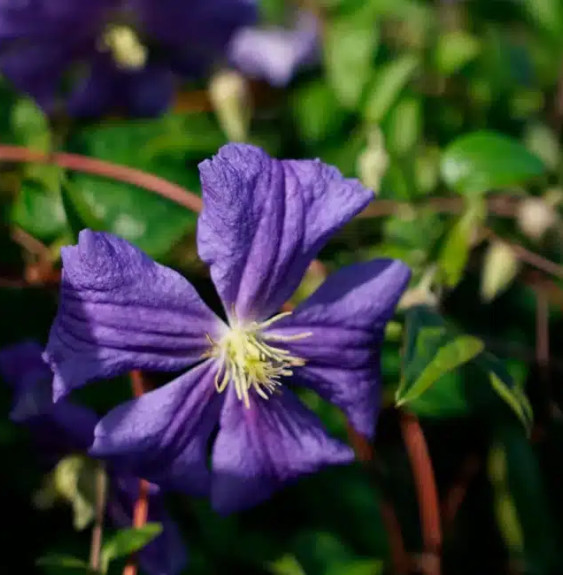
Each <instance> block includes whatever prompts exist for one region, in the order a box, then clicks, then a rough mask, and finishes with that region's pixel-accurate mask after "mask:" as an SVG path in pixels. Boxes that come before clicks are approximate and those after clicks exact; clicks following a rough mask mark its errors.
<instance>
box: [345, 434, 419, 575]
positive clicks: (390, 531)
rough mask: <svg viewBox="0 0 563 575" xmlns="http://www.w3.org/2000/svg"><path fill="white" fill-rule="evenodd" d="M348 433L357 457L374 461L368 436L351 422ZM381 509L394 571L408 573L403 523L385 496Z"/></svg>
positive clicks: (362, 461)
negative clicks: (362, 433) (356, 428)
mask: <svg viewBox="0 0 563 575" xmlns="http://www.w3.org/2000/svg"><path fill="white" fill-rule="evenodd" d="M346 433H347V434H348V441H349V442H350V445H351V446H352V448H353V449H354V453H355V454H356V459H357V460H358V461H360V462H361V463H363V464H364V465H369V464H370V463H373V461H374V460H375V452H374V449H373V445H372V444H371V442H370V441H369V440H368V438H367V437H364V436H363V435H361V434H360V433H358V432H357V431H356V430H355V429H354V428H353V427H352V425H350V424H349V423H347V425H346ZM379 509H380V512H381V519H382V521H383V524H384V525H385V531H386V533H387V537H388V540H389V554H390V558H391V564H392V566H393V573H395V574H396V575H407V573H408V572H409V563H410V561H409V556H408V553H407V551H406V549H405V543H404V540H403V534H402V533H401V524H400V523H399V520H398V519H397V514H396V513H395V509H394V508H393V506H392V505H391V503H389V502H388V501H386V500H385V499H384V498H383V497H382V499H381V501H380V506H379Z"/></svg>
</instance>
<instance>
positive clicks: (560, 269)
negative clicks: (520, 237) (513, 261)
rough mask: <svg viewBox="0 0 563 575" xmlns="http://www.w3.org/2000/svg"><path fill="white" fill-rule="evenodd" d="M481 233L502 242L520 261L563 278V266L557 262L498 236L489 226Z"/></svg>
mask: <svg viewBox="0 0 563 575" xmlns="http://www.w3.org/2000/svg"><path fill="white" fill-rule="evenodd" d="M483 234H484V236H485V237H487V238H488V239H494V240H498V241H501V242H504V243H505V244H506V245H507V246H508V247H509V248H510V249H511V250H512V251H513V252H514V255H515V256H516V257H517V258H518V259H519V260H520V261H522V262H524V263H526V264H528V265H530V266H532V267H534V268H536V269H538V270H540V271H542V272H544V273H546V274H548V275H553V276H555V277H558V278H561V279H563V266H560V265H559V264H556V263H555V262H552V261H551V260H548V259H546V258H544V257H543V256H540V255H539V254H536V253H535V252H532V251H530V250H529V249H527V248H525V247H524V246H521V245H520V244H514V243H512V242H509V241H507V240H505V239H503V238H499V236H498V235H497V234H496V233H495V232H493V230H491V229H489V228H486V229H485V230H483Z"/></svg>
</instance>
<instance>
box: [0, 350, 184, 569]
mask: <svg viewBox="0 0 563 575" xmlns="http://www.w3.org/2000/svg"><path fill="white" fill-rule="evenodd" d="M42 351H43V350H42V348H41V346H40V345H39V344H37V343H36V342H33V341H26V342H22V343H20V344H16V345H12V346H10V347H7V348H4V349H3V350H0V375H2V377H3V378H4V379H5V380H6V382H7V383H8V384H9V385H11V386H12V388H13V391H14V397H13V406H12V411H11V413H10V417H11V419H12V420H14V421H16V422H18V423H26V424H27V425H28V427H29V428H30V429H31V431H32V434H33V437H34V439H35V440H36V442H37V443H38V446H39V447H40V448H42V455H46V456H47V457H48V459H49V463H50V464H51V465H53V464H55V463H56V462H57V461H58V460H59V459H60V458H62V457H64V456H66V455H69V454H70V453H72V452H76V451H86V450H87V449H88V447H90V445H91V444H92V441H93V440H94V428H95V426H96V423H97V422H98V417H97V416H96V414H95V413H94V412H93V411H91V410H90V409H87V408H85V407H82V406H80V405H75V404H74V403H71V402H69V401H60V402H58V403H56V404H53V399H52V391H51V382H52V380H53V373H52V372H51V370H50V369H49V366H48V365H47V364H45V363H44V361H43V360H42V359H41V354H42ZM108 473H109V480H110V488H111V493H110V497H109V498H108V502H107V512H108V515H109V517H110V518H111V520H112V521H113V523H114V524H115V525H116V526H117V527H130V526H131V521H132V517H133V507H134V504H135V501H136V499H137V495H138V490H139V479H138V478H136V477H134V476H133V475H130V474H127V473H123V472H119V473H117V472H116V471H115V470H112V469H109V470H108ZM149 521H156V522H158V523H161V524H162V527H163V529H162V533H161V534H160V535H159V536H158V537H157V538H155V539H154V540H153V541H151V542H150V543H149V544H148V545H147V546H146V547H144V548H143V549H142V551H141V552H140V553H139V561H140V564H141V567H142V568H143V570H144V571H146V572H147V573H149V575H176V574H177V573H180V572H181V571H182V569H183V568H184V567H185V565H186V563H187V555H186V551H185V545H184V543H183V541H182V538H181V535H180V532H179V530H178V528H177V527H176V525H175V524H174V522H173V521H172V520H171V518H170V517H169V516H168V514H167V512H166V510H165V508H164V501H163V498H162V495H161V493H160V489H159V487H158V486H156V485H151V486H150V489H149Z"/></svg>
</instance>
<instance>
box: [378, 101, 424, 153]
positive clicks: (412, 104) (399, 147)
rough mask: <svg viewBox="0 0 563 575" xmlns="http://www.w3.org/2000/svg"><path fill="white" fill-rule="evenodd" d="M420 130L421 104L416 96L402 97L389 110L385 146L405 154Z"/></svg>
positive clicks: (414, 142)
mask: <svg viewBox="0 0 563 575" xmlns="http://www.w3.org/2000/svg"><path fill="white" fill-rule="evenodd" d="M421 132H422V104H421V101H420V100H419V99H417V98H410V97H409V98H404V99H402V100H401V101H400V102H399V103H398V104H397V106H395V108H394V109H393V110H392V111H391V113H390V115H389V124H388V127H387V130H386V133H387V147H388V149H389V151H390V152H392V153H394V154H398V155H404V154H407V153H408V152H410V151H411V150H412V148H413V147H414V146H415V144H416V143H417V141H418V139H419V138H420V135H421Z"/></svg>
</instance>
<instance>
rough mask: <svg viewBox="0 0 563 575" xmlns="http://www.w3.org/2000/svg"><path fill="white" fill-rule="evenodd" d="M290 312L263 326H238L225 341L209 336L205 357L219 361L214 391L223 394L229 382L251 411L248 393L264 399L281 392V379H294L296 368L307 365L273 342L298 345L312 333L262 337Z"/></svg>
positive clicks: (224, 338) (270, 320) (261, 324)
mask: <svg viewBox="0 0 563 575" xmlns="http://www.w3.org/2000/svg"><path fill="white" fill-rule="evenodd" d="M290 314H291V312H285V313H280V314H279V315H277V316H275V317H273V318H271V319H269V320H267V321H265V322H262V323H257V322H252V323H250V324H248V325H240V324H238V322H235V325H234V326H231V328H230V329H229V331H228V332H227V333H226V334H225V335H224V336H223V338H222V339H221V340H220V341H218V342H216V341H214V340H213V339H211V338H210V337H209V336H208V339H209V341H210V343H211V346H212V347H211V350H210V351H208V352H206V354H204V355H205V356H206V357H215V358H217V359H218V360H219V365H220V367H219V369H218V370H217V374H216V376H215V388H216V389H217V391H218V393H222V392H223V391H225V389H226V388H227V385H228V384H229V382H232V383H233V385H234V386H235V392H236V394H237V397H238V399H239V400H240V401H242V402H243V403H244V405H245V407H247V408H248V407H250V400H249V391H250V390H251V389H253V390H254V391H255V392H256V393H257V394H258V395H259V396H260V397H262V398H263V399H268V398H269V396H270V395H272V394H273V393H274V392H276V391H278V388H279V387H280V386H281V385H282V381H281V379H282V377H284V376H290V375H293V368H294V367H299V366H302V365H305V360H304V359H302V358H300V357H295V356H292V355H291V353H290V352H289V351H288V350H286V349H283V348H281V347H278V346H277V345H272V342H284V341H296V340H299V339H303V338H306V337H309V336H310V335H311V333H310V332H307V333H300V334H296V335H290V336H283V335H276V334H274V333H269V332H268V333H263V330H264V329H265V328H267V327H268V326H270V325H271V324H273V323H274V322H276V321H278V320H279V319H281V318H282V317H286V316H287V315H290Z"/></svg>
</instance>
